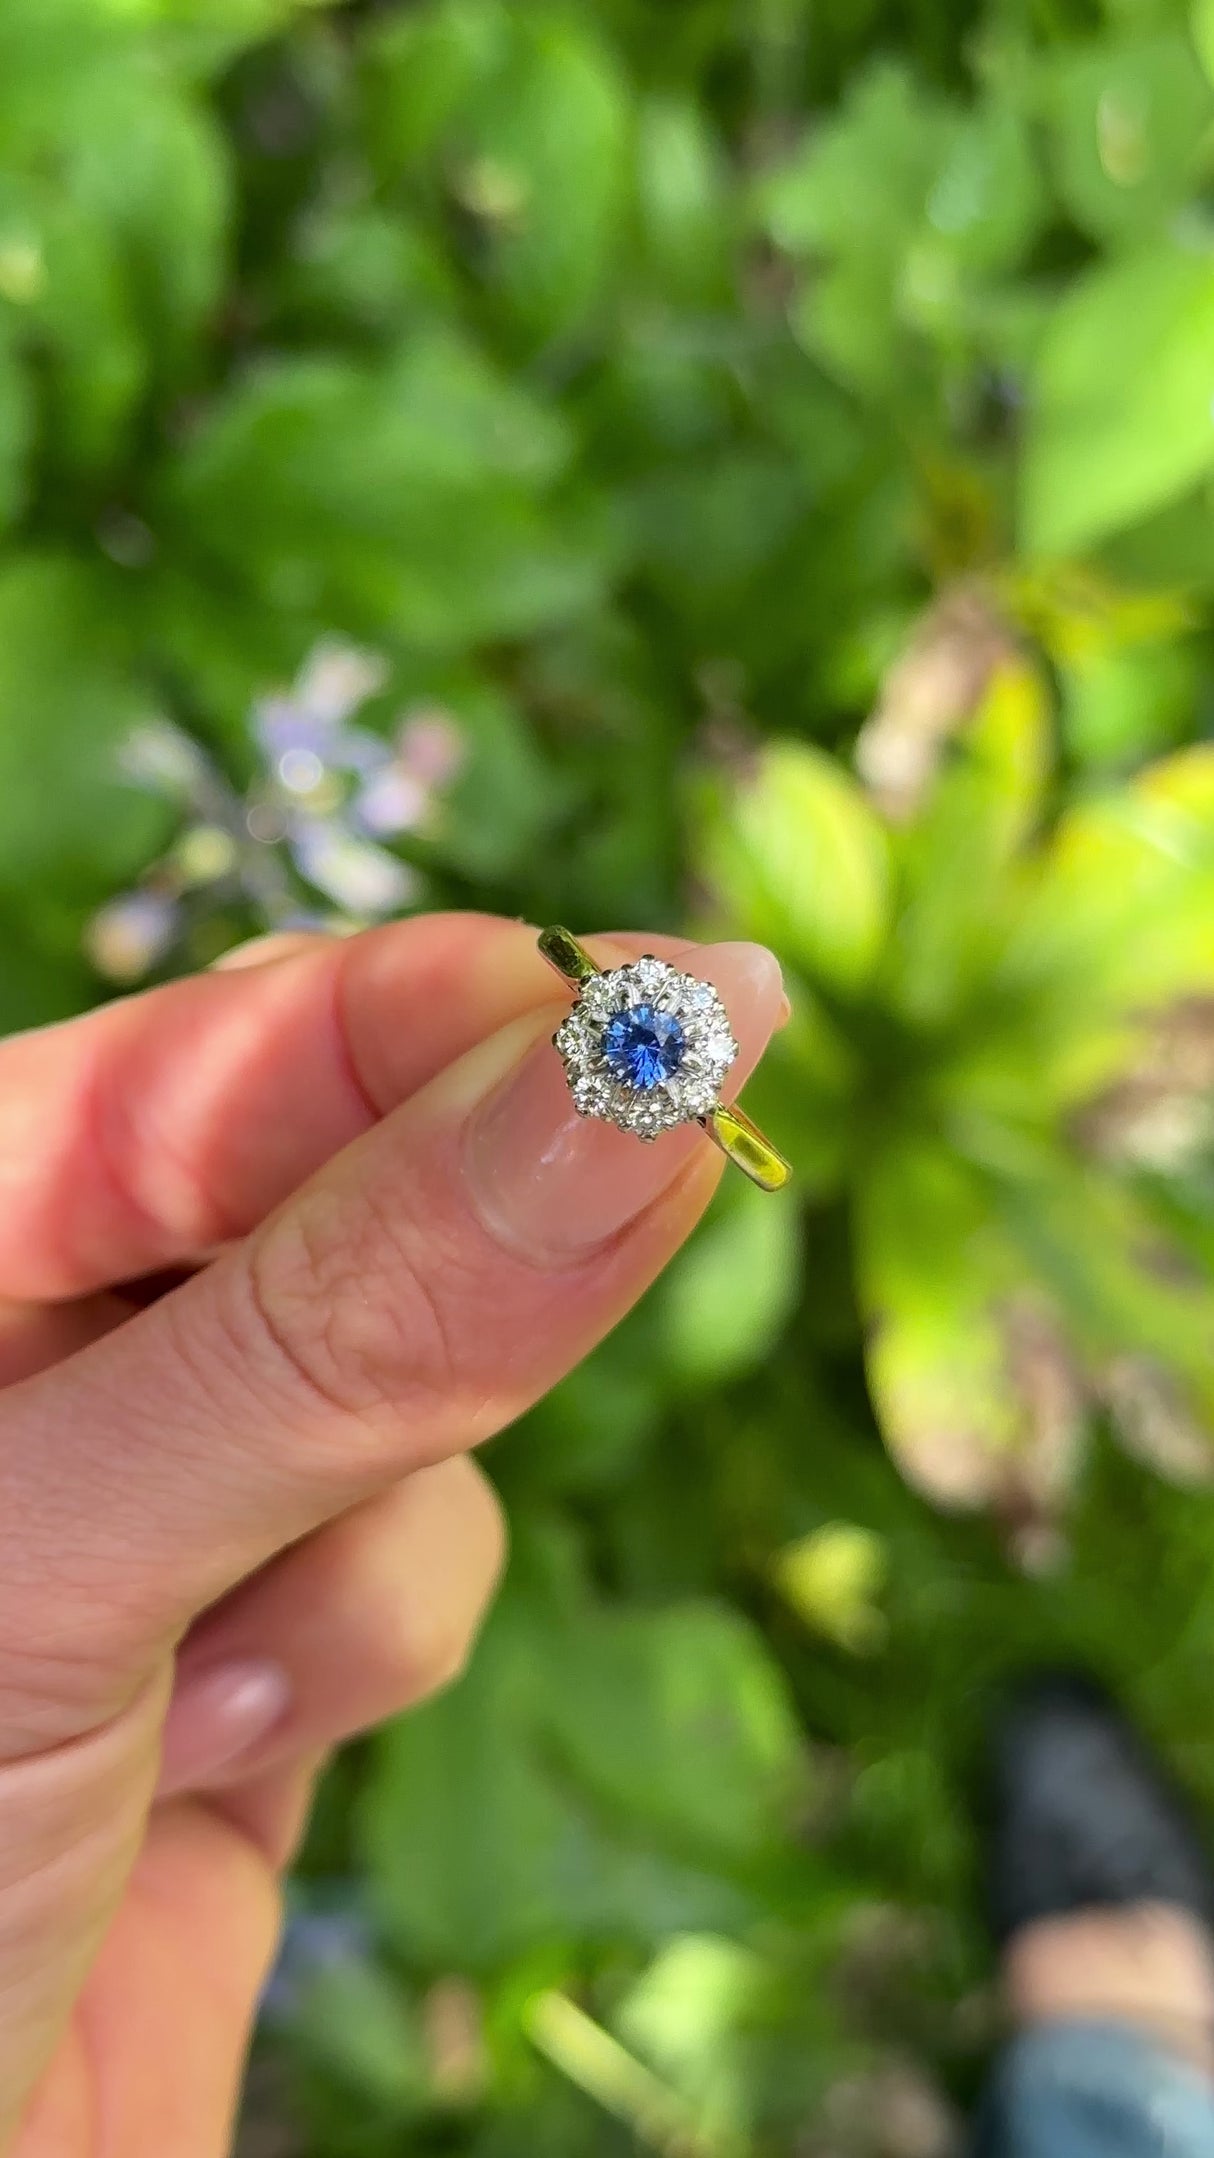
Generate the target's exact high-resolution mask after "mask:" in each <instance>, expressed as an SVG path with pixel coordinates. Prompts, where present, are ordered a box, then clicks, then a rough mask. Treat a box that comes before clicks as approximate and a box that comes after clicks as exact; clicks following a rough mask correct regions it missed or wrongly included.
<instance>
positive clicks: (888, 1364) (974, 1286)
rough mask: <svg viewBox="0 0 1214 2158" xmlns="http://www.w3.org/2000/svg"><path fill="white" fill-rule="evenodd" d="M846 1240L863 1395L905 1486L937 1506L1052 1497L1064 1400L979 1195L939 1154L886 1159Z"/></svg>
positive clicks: (1064, 1374) (1065, 1421) (1061, 1451)
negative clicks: (857, 1309)
mask: <svg viewBox="0 0 1214 2158" xmlns="http://www.w3.org/2000/svg"><path fill="white" fill-rule="evenodd" d="M854 1234H855V1243H856V1272H857V1281H858V1286H859V1291H860V1297H861V1302H862V1306H863V1309H864V1313H865V1316H866V1320H867V1324H868V1336H867V1346H866V1359H865V1360H866V1363H867V1367H868V1382H869V1389H870V1391H871V1394H872V1400H873V1407H874V1409H875V1410H876V1414H877V1419H878V1422H879V1423H880V1425H881V1429H882V1432H883V1433H884V1436H885V1441H886V1444H887V1446H888V1447H889V1448H890V1451H891V1452H892V1454H893V1455H894V1458H895V1460H896V1461H897V1463H898V1466H899V1468H900V1469H901V1470H902V1473H903V1474H904V1475H905V1476H906V1477H907V1479H908V1481H909V1482H911V1483H912V1484H914V1485H915V1486H916V1487H917V1488H919V1489H920V1490H923V1491H925V1492H926V1493H927V1494H928V1495H929V1496H930V1497H931V1498H932V1499H933V1500H935V1502H936V1503H937V1504H938V1505H942V1506H951V1507H965V1506H980V1505H987V1504H989V1503H990V1502H991V1501H992V1500H994V1499H995V1498H996V1497H999V1496H1005V1497H1006V1496H1008V1495H1010V1494H1012V1493H1017V1492H1018V1493H1019V1494H1020V1496H1021V1499H1022V1500H1023V1498H1025V1497H1028V1496H1031V1498H1032V1500H1033V1501H1034V1502H1035V1503H1037V1504H1040V1503H1041V1502H1042V1501H1043V1500H1044V1499H1045V1498H1048V1497H1055V1498H1056V1497H1057V1496H1058V1495H1059V1494H1060V1491H1061V1489H1063V1488H1065V1480H1066V1477H1067V1475H1068V1473H1069V1471H1070V1467H1071V1461H1072V1455H1073V1450H1074V1443H1075V1436H1076V1425H1077V1419H1078V1415H1079V1400H1078V1394H1077V1388H1076V1384H1075V1381H1074V1379H1073V1377H1072V1375H1071V1372H1070V1366H1069V1362H1068V1358H1067V1353H1066V1350H1065V1348H1064V1346H1063V1344H1062V1342H1061V1340H1060V1338H1059V1337H1058V1334H1057V1330H1056V1321H1054V1320H1053V1319H1052V1318H1051V1317H1050V1316H1049V1315H1048V1312H1047V1309H1046V1308H1044V1307H1043V1306H1042V1304H1041V1300H1040V1291H1039V1289H1038V1288H1037V1285H1036V1284H1035V1283H1034V1281H1033V1278H1032V1275H1031V1273H1030V1271H1029V1269H1028V1268H1027V1267H1026V1266H1025V1264H1024V1262H1023V1261H1022V1260H1021V1259H1020V1258H1019V1256H1018V1254H1017V1253H1016V1250H1015V1247H1014V1245H1012V1244H1010V1243H1009V1241H1008V1239H1007V1238H1006V1236H1005V1235H1004V1234H1003V1233H1002V1232H1001V1229H1000V1225H999V1223H998V1220H997V1218H996V1217H995V1215H994V1213H993V1211H992V1208H991V1205H990V1201H989V1198H988V1197H987V1196H986V1195H985V1194H984V1192H983V1188H982V1185H981V1182H980V1181H979V1180H978V1179H977V1178H976V1177H975V1176H974V1174H973V1172H972V1171H970V1170H969V1169H967V1168H966V1167H965V1166H964V1165H963V1164H962V1163H960V1162H958V1161H956V1160H953V1159H951V1158H950V1157H949V1156H948V1155H947V1154H946V1153H945V1152H944V1151H943V1149H937V1148H934V1147H930V1146H928V1145H926V1144H923V1143H919V1142H914V1143H911V1144H907V1145H903V1146H899V1147H885V1148H883V1149H882V1150H881V1151H880V1153H879V1155H877V1156H876V1157H875V1158H874V1159H872V1160H871V1161H870V1162H868V1163H866V1165H865V1169H864V1173H863V1176H862V1179H861V1181H860V1184H859V1187H858V1190H857V1193H856V1205H855V1216H854ZM1018 1334H1019V1336H1020V1339H1021V1341H1022V1343H1023V1345H1024V1346H1023V1349H1022V1352H1021V1356H1020V1357H1019V1358H1018V1357H1017V1354H1016V1342H1017V1335H1018ZM1034 1352H1035V1362H1030V1360H1029V1359H1030V1356H1031V1355H1033V1354H1034ZM1022 1371H1023V1373H1024V1383H1022V1379H1021V1373H1022ZM1030 1378H1031V1379H1033V1380H1035V1386H1034V1385H1030V1384H1029V1383H1028V1381H1029V1379H1030Z"/></svg>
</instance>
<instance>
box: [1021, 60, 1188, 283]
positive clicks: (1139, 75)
mask: <svg viewBox="0 0 1214 2158" xmlns="http://www.w3.org/2000/svg"><path fill="white" fill-rule="evenodd" d="M1046 104H1047V110H1048V113H1049V116H1050V120H1051V122H1052V128H1053V136H1054V158H1055V164H1056V168H1057V177H1058V186H1059V192H1060V194H1061V196H1062V199H1063V201H1064V203H1065V204H1066V206H1067V208H1068V209H1069V210H1070V212H1071V214H1072V216H1073V217H1074V219H1075V221H1076V223H1077V224H1078V225H1079V226H1081V227H1082V228H1083V229H1084V230H1085V231H1087V232H1090V233H1091V234H1092V236H1093V238H1095V239H1098V240H1104V241H1109V242H1112V243H1115V244H1119V245H1121V244H1125V243H1126V242H1131V241H1138V240H1145V239H1146V238H1147V237H1148V235H1152V236H1154V237H1156V238H1157V239H1158V238H1159V237H1161V236H1162V233H1163V231H1164V229H1165V221H1166V220H1167V219H1168V218H1169V217H1170V216H1171V215H1173V214H1174V212H1175V211H1176V210H1178V209H1179V207H1180V206H1181V204H1182V203H1183V201H1184V199H1185V196H1186V194H1187V192H1188V190H1189V189H1190V187H1191V186H1192V185H1193V184H1194V182H1195V181H1196V180H1197V178H1198V177H1199V169H1200V153H1201V147H1202V140H1203V137H1204V135H1205V132H1206V129H1207V128H1208V127H1209V125H1210V122H1211V120H1212V119H1214V91H1212V90H1211V86H1210V84H1209V82H1208V81H1206V79H1205V78H1204V77H1203V75H1202V73H1201V70H1200V68H1199V67H1198V65H1197V62H1196V60H1195V58H1194V55H1193V50H1192V47H1191V45H1190V44H1189V42H1188V40H1187V39H1186V38H1184V37H1182V36H1179V35H1164V36H1160V37H1137V38H1129V39H1125V40H1102V41H1101V42H1100V43H1098V44H1094V45H1092V46H1091V47H1089V48H1088V50H1086V51H1082V52H1079V53H1074V52H1069V51H1067V50H1066V49H1065V48H1063V56H1062V58H1061V59H1060V60H1059V61H1057V62H1055V63H1054V65H1053V67H1052V68H1051V70H1050V73H1049V76H1048V77H1047V90H1046Z"/></svg>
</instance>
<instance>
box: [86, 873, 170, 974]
mask: <svg viewBox="0 0 1214 2158" xmlns="http://www.w3.org/2000/svg"><path fill="white" fill-rule="evenodd" d="M180 926H181V907H180V904H179V902H178V901H177V899H175V898H174V897H173V895H172V894H171V893H169V892H165V891H157V890H155V889H153V888H151V887H145V888H144V889H142V890H138V891H133V892H120V893H119V895H118V897H117V898H116V899H111V900H109V901H107V903H106V905H105V906H103V907H99V908H98V909H97V912H96V913H95V914H94V915H93V917H92V919H91V921H90V922H89V924H88V926H87V928H86V930H85V933H84V948H85V952H86V954H87V956H88V958H89V959H90V960H91V961H92V964H93V965H94V966H95V967H96V969H97V972H98V974H103V975H104V976H105V978H106V980H107V981H111V982H122V983H128V982H139V981H142V980H143V978H144V976H145V975H146V974H150V973H151V970H152V968H153V967H154V966H155V964H156V962H157V960H158V959H163V958H164V956H165V953H166V952H167V951H168V950H169V949H170V947H171V946H172V944H173V943H174V941H175V939H176V937H177V934H178V931H179V929H180Z"/></svg>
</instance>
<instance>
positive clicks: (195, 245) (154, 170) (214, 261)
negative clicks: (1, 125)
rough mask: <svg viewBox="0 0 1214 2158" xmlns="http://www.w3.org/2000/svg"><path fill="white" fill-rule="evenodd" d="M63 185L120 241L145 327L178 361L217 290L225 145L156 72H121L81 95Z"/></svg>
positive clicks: (227, 213) (225, 193) (225, 215)
mask: <svg viewBox="0 0 1214 2158" xmlns="http://www.w3.org/2000/svg"><path fill="white" fill-rule="evenodd" d="M68 158H69V164H68V184H69V186H70V188H71V190H72V192H73V194H74V195H76V196H77V197H78V199H79V200H81V201H82V202H86V203H88V204H89V205H90V208H91V209H92V211H93V213H94V214H95V215H96V216H97V217H99V218H100V220H101V221H102V222H103V223H104V225H105V227H106V229H107V231H108V232H109V234H110V235H111V236H112V238H113V239H114V241H115V242H116V243H117V245H118V247H119V249H120V250H121V253H122V256H123V259H124V262H125V265H126V267H127V269H128V272H129V276H130V282H131V289H132V292H133V295H134V300H135V305H136V308H137V310H138V312H139V314H140V317H141V319H142V322H143V324H144V327H145V329H146V331H147V333H148V335H149V336H150V337H151V338H152V339H153V340H154V341H155V343H156V345H157V346H158V347H159V348H160V349H161V350H162V351H163V353H164V354H165V356H166V357H167V358H168V359H170V360H174V361H175V360H178V359H179V358H180V356H181V354H182V352H183V350H185V349H187V348H188V344H189V341H190V340H191V338H192V337H193V336H195V335H196V334H197V332H198V331H199V329H200V328H201V327H202V325H203V324H204V323H205V321H206V318H207V316H208V314H209V313H210V311H211V309H213V308H214V307H215V306H216V304H217V302H218V299H219V296H220V291H221V286H222V278H223V272H224V267H225V263H224V251H225V243H226V239H227V231H228V225H229V221H230V217H231V204H230V200H229V196H230V174H229V169H228V160H227V154H226V146H225V143H224V141H223V138H222V136H221V135H220V133H219V131H218V129H217V127H216V126H215V124H214V123H213V122H212V120H211V119H210V117H209V115H208V114H207V113H206V112H205V111H204V110H203V109H202V108H201V107H200V106H199V105H197V104H195V103H192V102H191V101H189V100H188V99H187V98H186V97H184V96H183V95H181V94H179V93H178V92H177V91H176V90H175V89H174V87H173V86H172V84H171V83H169V82H166V81H165V80H163V78H160V79H157V78H156V77H149V76H147V75H143V74H136V73H133V72H132V73H131V74H129V75H126V76H124V77H123V79H122V80H121V82H120V83H111V84H108V85H107V87H106V92H105V95H104V96H103V97H94V98H91V99H89V100H88V101H87V103H84V104H82V109H81V111H80V113H79V116H78V118H77V121H76V124H75V125H74V127H73V129H72V131H71V138H70V142H69V145H68Z"/></svg>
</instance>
